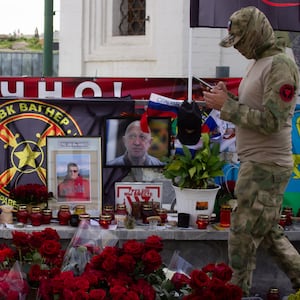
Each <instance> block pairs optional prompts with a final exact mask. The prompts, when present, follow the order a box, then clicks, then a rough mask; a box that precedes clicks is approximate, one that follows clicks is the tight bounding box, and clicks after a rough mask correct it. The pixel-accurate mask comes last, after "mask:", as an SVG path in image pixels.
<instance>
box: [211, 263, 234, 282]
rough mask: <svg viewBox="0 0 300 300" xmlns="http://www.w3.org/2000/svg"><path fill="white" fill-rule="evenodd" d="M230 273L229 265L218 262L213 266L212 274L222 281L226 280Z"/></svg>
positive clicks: (228, 278)
mask: <svg viewBox="0 0 300 300" xmlns="http://www.w3.org/2000/svg"><path fill="white" fill-rule="evenodd" d="M232 273H233V272H232V270H231V269H230V267H229V266H227V265H226V264H224V263H220V264H217V265H216V266H215V270H214V272H213V276H215V277H217V278H219V279H220V280H223V281H224V282H227V281H229V280H230V279H231V276H232Z"/></svg>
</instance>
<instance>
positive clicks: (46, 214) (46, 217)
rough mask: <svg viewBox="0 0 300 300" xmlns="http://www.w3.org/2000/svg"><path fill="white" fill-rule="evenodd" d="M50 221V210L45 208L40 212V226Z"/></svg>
mask: <svg viewBox="0 0 300 300" xmlns="http://www.w3.org/2000/svg"><path fill="white" fill-rule="evenodd" d="M51 219H52V210H51V209H50V208H45V209H43V210H42V224H50V223H51Z"/></svg>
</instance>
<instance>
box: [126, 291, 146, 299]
mask: <svg viewBox="0 0 300 300" xmlns="http://www.w3.org/2000/svg"><path fill="white" fill-rule="evenodd" d="M139 299H140V297H139V295H138V294H137V293H135V292H133V291H128V292H127V293H126V294H125V295H124V296H123V297H122V300H139ZM143 299H145V300H147V299H146V298H143Z"/></svg>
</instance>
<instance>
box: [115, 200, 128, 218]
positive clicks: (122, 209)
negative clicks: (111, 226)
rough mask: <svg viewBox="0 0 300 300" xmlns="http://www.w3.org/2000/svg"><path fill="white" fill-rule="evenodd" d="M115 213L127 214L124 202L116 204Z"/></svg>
mask: <svg viewBox="0 0 300 300" xmlns="http://www.w3.org/2000/svg"><path fill="white" fill-rule="evenodd" d="M115 214H116V215H124V216H125V215H126V216H127V215H128V213H127V209H126V204H123V203H122V204H120V203H119V204H117V208H116V213H115Z"/></svg>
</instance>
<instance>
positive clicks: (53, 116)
mask: <svg viewBox="0 0 300 300" xmlns="http://www.w3.org/2000/svg"><path fill="white" fill-rule="evenodd" d="M134 110H135V108H134V101H133V100H131V99H130V97H127V98H101V99H95V98H94V99H86V98H85V99H70V100H69V99H63V100H62V99H55V100H54V99H53V100H43V99H37V100H32V99H13V100H11V99H1V100H0V157H1V160H0V203H3V204H9V203H8V201H9V198H8V197H9V191H10V189H11V188H13V187H15V186H18V185H22V184H28V183H38V184H44V185H47V180H46V166H47V162H46V158H47V153H46V152H47V149H46V137H47V136H89V137H95V136H97V137H98V136H103V130H104V120H105V118H106V117H117V116H120V115H122V114H124V113H128V114H133V113H134ZM100 167H101V166H99V168H100ZM124 171H126V170H117V169H104V170H103V174H102V176H103V183H102V184H103V191H104V192H103V193H104V195H103V198H104V200H105V195H106V196H107V197H108V195H109V196H111V194H112V195H114V194H113V192H114V188H113V187H111V185H112V184H113V182H114V180H119V179H120V178H121V177H122V175H123V174H124ZM99 184H101V183H100V182H99Z"/></svg>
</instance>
